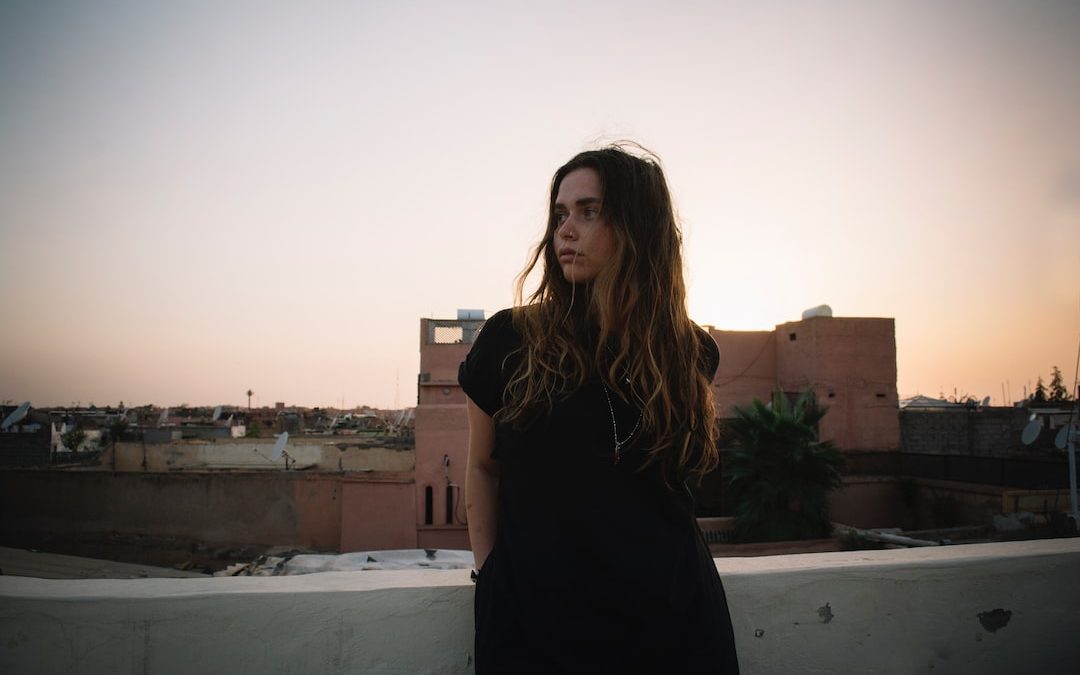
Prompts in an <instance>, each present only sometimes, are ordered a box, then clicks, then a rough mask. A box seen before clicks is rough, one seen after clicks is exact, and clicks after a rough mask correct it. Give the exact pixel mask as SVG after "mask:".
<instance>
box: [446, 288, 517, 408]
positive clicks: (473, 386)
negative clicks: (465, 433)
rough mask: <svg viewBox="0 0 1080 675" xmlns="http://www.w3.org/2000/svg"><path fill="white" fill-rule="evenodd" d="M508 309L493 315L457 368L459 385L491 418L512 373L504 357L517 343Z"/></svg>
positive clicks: (500, 404) (501, 403)
mask: <svg viewBox="0 0 1080 675" xmlns="http://www.w3.org/2000/svg"><path fill="white" fill-rule="evenodd" d="M516 336H517V332H516V331H515V330H514V323H513V320H512V316H511V311H510V310H509V309H504V310H502V311H501V312H496V313H495V314H494V315H493V316H492V317H491V318H490V319H488V320H487V321H486V322H485V323H484V326H483V328H481V329H480V332H479V333H478V334H477V336H476V341H475V342H473V346H472V348H471V349H470V350H469V353H468V355H467V356H466V357H465V360H464V361H462V362H461V365H460V366H458V384H460V385H461V388H462V389H463V390H464V391H465V394H466V395H467V396H468V397H469V398H470V399H472V401H473V403H475V404H476V405H477V406H479V407H480V409H481V410H483V411H484V412H486V413H487V414H488V415H490V416H494V415H495V413H496V412H498V411H499V409H500V408H502V405H503V391H504V390H505V389H506V385H507V383H508V382H509V380H510V376H511V375H512V372H511V371H510V370H509V369H508V363H507V359H506V357H507V355H508V354H509V353H510V352H511V351H512V350H514V349H516V348H517V347H518V345H519V344H520V339H517V338H516Z"/></svg>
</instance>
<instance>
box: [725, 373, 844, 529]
mask: <svg viewBox="0 0 1080 675" xmlns="http://www.w3.org/2000/svg"><path fill="white" fill-rule="evenodd" d="M827 411H828V407H819V406H818V404H817V399H816V397H815V396H814V393H813V392H812V391H809V390H808V391H805V392H803V393H802V394H800V395H799V398H798V399H797V400H796V401H795V403H794V404H792V403H791V402H790V401H789V400H788V398H787V396H785V395H784V393H783V392H781V391H779V390H777V391H775V392H773V396H772V402H771V403H770V404H766V403H763V402H762V401H761V400H760V399H754V401H753V402H752V403H751V404H750V405H749V406H748V407H745V408H744V407H740V406H735V418H734V419H733V420H730V421H729V422H728V423H727V425H728V432H729V433H730V434H731V437H732V438H733V440H734V445H735V449H734V451H733V452H732V453H731V454H730V455H728V456H727V457H725V459H724V476H725V477H726V478H727V482H728V485H729V486H730V489H731V492H730V495H731V497H732V500H733V503H734V504H735V535H736V537H737V538H738V539H739V540H740V541H781V540H787V539H808V538H815V537H827V536H829V534H830V533H831V531H832V523H831V521H830V519H829V498H828V497H829V492H830V491H831V490H833V489H834V488H836V487H839V486H840V484H841V473H842V471H843V469H844V466H845V460H844V456H843V455H842V454H841V453H840V451H839V450H837V449H836V446H834V445H833V444H832V443H831V442H829V441H819V440H818V432H817V427H818V422H820V421H821V418H823V417H824V416H825V413H826V412H827Z"/></svg>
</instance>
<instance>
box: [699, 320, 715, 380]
mask: <svg viewBox="0 0 1080 675" xmlns="http://www.w3.org/2000/svg"><path fill="white" fill-rule="evenodd" d="M694 333H695V334H696V335H697V337H698V342H699V343H700V344H701V370H702V372H703V373H705V375H706V377H708V378H709V379H710V380H711V379H712V378H714V377H716V369H717V368H719V367H720V347H719V345H717V344H716V340H715V339H713V336H712V333H710V332H709V331H708V330H707V329H705V328H703V327H701V326H699V325H697V324H696V323H695V324H694Z"/></svg>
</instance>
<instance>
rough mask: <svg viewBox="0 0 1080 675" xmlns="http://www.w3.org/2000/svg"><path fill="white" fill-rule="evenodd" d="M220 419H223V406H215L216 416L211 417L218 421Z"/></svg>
mask: <svg viewBox="0 0 1080 675" xmlns="http://www.w3.org/2000/svg"><path fill="white" fill-rule="evenodd" d="M219 419H221V406H218V407H216V408H214V416H213V417H212V418H211V420H212V421H214V422H217V421H218V420H219Z"/></svg>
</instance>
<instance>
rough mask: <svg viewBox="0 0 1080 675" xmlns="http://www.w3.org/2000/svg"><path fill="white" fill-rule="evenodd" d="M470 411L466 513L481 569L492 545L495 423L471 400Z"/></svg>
mask: <svg viewBox="0 0 1080 675" xmlns="http://www.w3.org/2000/svg"><path fill="white" fill-rule="evenodd" d="M468 409H469V461H468V465H467V467H466V472H465V513H466V514H467V515H468V519H469V541H470V542H471V543H472V550H473V556H474V557H475V558H476V569H480V568H481V567H483V566H484V561H486V560H487V557H488V554H489V553H491V549H492V547H494V546H495V499H496V494H497V491H498V487H499V465H498V463H497V462H496V461H495V460H494V459H492V458H491V451H492V449H493V448H494V447H495V422H493V421H492V419H491V417H490V416H489V415H488V414H487V413H486V412H484V411H483V410H482V409H481V408H480V407H479V406H478V405H476V404H475V403H473V401H472V399H471V398H470V399H469V402H468Z"/></svg>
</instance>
